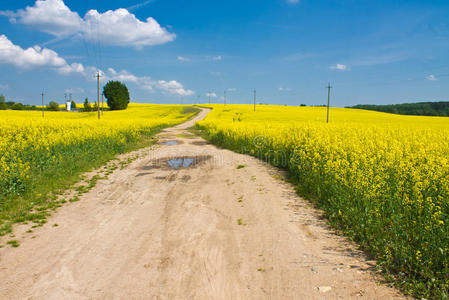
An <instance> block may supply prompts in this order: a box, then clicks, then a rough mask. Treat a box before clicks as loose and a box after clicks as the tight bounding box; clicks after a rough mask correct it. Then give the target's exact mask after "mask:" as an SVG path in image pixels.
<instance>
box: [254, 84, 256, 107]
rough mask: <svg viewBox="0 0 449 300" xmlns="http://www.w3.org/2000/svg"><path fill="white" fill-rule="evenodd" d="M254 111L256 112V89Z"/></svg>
mask: <svg viewBox="0 0 449 300" xmlns="http://www.w3.org/2000/svg"><path fill="white" fill-rule="evenodd" d="M254 111H256V89H254Z"/></svg>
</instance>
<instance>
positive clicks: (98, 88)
mask: <svg viewBox="0 0 449 300" xmlns="http://www.w3.org/2000/svg"><path fill="white" fill-rule="evenodd" d="M100 77H101V75H100V71H98V72H97V92H98V102H97V112H98V120H100Z"/></svg>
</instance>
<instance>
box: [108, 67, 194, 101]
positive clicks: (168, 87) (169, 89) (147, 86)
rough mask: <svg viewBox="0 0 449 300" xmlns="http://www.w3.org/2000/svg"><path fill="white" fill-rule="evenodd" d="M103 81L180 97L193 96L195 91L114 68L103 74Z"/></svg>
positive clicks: (174, 81) (173, 82) (171, 82)
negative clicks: (124, 83)
mask: <svg viewBox="0 0 449 300" xmlns="http://www.w3.org/2000/svg"><path fill="white" fill-rule="evenodd" d="M101 73H102V76H103V81H109V80H118V81H122V82H132V83H135V84H136V85H137V86H139V87H140V88H142V89H144V90H147V91H151V92H153V91H155V90H157V91H159V92H162V93H164V94H170V95H178V96H191V95H193V94H194V91H192V90H189V89H186V88H184V86H183V85H182V84H181V83H179V82H177V81H176V80H170V81H165V80H153V79H152V78H151V77H148V76H141V77H139V76H136V75H134V74H132V73H130V72H128V71H126V70H122V71H119V72H118V71H116V70H114V69H113V68H109V69H107V70H106V71H104V72H101Z"/></svg>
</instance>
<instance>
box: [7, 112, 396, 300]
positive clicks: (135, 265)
mask: <svg viewBox="0 0 449 300" xmlns="http://www.w3.org/2000/svg"><path fill="white" fill-rule="evenodd" d="M206 114H207V111H206V110H203V111H202V112H201V113H200V114H199V115H198V116H197V117H196V118H195V120H196V119H201V118H204V116H205V115H206ZM195 120H192V121H189V122H187V123H185V124H182V125H179V126H176V127H174V128H170V129H166V130H164V131H163V132H162V133H161V134H160V135H159V138H160V140H159V142H160V143H159V144H158V145H157V146H153V147H151V148H147V149H142V150H139V151H140V152H139V153H140V154H141V157H140V158H138V159H137V160H135V161H134V162H132V163H130V164H129V165H127V166H126V167H125V168H124V169H121V170H120V169H118V170H116V171H115V172H114V173H113V174H111V175H110V176H109V178H108V179H106V180H101V181H99V182H98V183H97V185H96V187H95V188H93V189H92V190H91V191H90V192H88V193H87V194H84V195H83V196H82V198H81V200H80V201H79V202H75V203H70V204H67V205H65V206H64V207H62V208H60V209H59V210H58V211H57V212H56V213H54V214H53V216H52V217H50V218H49V222H48V223H47V224H46V225H45V226H43V227H41V228H38V229H36V230H34V233H32V234H29V233H28V234H26V233H25V230H24V229H23V228H22V231H20V230H21V228H18V229H17V232H18V233H17V237H16V238H17V239H18V240H20V241H21V245H20V247H18V248H12V247H10V246H7V247H4V248H2V249H0V259H1V260H0V299H402V298H403V297H402V296H401V295H400V294H399V293H398V292H396V291H395V290H394V289H391V288H389V287H387V286H385V285H382V284H379V283H378V281H379V280H380V278H379V277H376V276H375V275H374V273H373V272H372V269H373V266H374V262H371V261H367V260H366V258H364V256H363V255H362V254H361V253H359V252H358V251H356V250H354V249H355V247H354V246H353V245H352V244H351V243H349V242H348V241H347V240H346V239H345V238H342V237H339V236H337V235H335V234H334V233H333V232H332V230H330V229H329V228H328V226H326V224H325V221H323V220H322V219H321V218H320V212H319V211H317V210H315V209H313V208H312V207H311V205H310V204H309V203H308V202H307V201H305V200H303V199H301V198H300V197H298V196H297V195H296V194H295V192H294V189H293V187H292V186H291V185H290V184H287V183H285V181H283V180H282V179H280V178H282V176H283V174H282V173H281V172H280V171H279V170H277V169H275V168H273V167H271V166H269V165H267V164H266V163H264V162H262V161H259V160H257V159H255V158H252V157H249V156H245V155H240V154H236V153H233V152H231V151H228V150H223V149H218V148H216V147H215V146H213V145H210V144H208V143H207V142H205V141H204V140H203V139H201V138H199V137H196V136H194V135H191V134H190V133H189V132H188V131H187V130H185V129H186V128H188V127H190V126H192V125H193V123H194V121H195ZM165 141H177V142H178V144H176V145H164V144H163V143H164V142H165ZM168 157H183V158H186V157H187V158H196V161H194V163H193V164H192V165H191V166H190V167H187V168H180V169H173V168H171V167H170V166H169V165H168V164H167V162H166V160H167V158H168ZM178 162H179V161H178ZM181 162H182V163H186V162H190V161H188V160H185V161H181ZM239 165H244V166H245V167H244V168H237V167H238V166H239ZM53 224H58V225H59V226H57V227H54V226H53ZM29 226H30V225H28V227H29ZM31 235H35V238H32V237H31ZM2 244H4V241H3V243H2Z"/></svg>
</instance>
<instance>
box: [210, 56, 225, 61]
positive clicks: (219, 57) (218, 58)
mask: <svg viewBox="0 0 449 300" xmlns="http://www.w3.org/2000/svg"><path fill="white" fill-rule="evenodd" d="M212 59H213V60H222V59H223V56H221V55H217V56H212Z"/></svg>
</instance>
